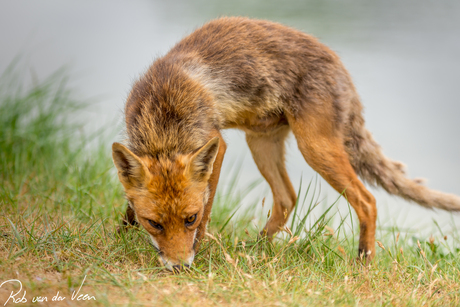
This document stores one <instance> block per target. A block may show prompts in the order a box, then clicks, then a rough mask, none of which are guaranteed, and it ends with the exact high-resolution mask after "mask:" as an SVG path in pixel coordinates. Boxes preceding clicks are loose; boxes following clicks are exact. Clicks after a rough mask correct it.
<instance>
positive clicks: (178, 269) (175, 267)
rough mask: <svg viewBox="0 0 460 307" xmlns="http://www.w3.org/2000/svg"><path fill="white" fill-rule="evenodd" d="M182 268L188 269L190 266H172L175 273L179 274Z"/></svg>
mask: <svg viewBox="0 0 460 307" xmlns="http://www.w3.org/2000/svg"><path fill="white" fill-rule="evenodd" d="M183 267H185V268H187V269H188V268H189V267H190V266H189V265H188V264H184V265H180V264H176V265H173V266H172V268H173V270H174V271H175V272H180V270H182V268H183Z"/></svg>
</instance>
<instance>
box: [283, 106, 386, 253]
mask: <svg viewBox="0 0 460 307" xmlns="http://www.w3.org/2000/svg"><path fill="white" fill-rule="evenodd" d="M305 113H306V112H305ZM330 118H331V117H330V116H327V112H324V111H323V112H309V113H308V114H300V115H299V116H296V117H295V118H294V117H291V116H288V121H289V125H290V127H291V129H292V131H293V133H294V135H295V137H296V139H297V144H298V147H299V149H300V151H301V153H302V155H303V156H304V158H305V160H306V161H307V163H308V164H309V165H310V166H311V167H312V168H313V169H314V170H315V171H317V172H318V173H319V174H320V175H321V176H322V177H323V178H324V179H325V180H326V181H327V182H328V183H329V184H330V185H331V186H332V187H333V188H334V189H335V190H336V191H337V192H339V193H343V195H344V196H345V197H346V199H347V200H348V201H349V203H350V205H351V206H352V207H353V208H354V210H355V212H356V214H357V216H358V219H359V223H360V238H359V251H358V252H359V257H360V258H365V260H366V261H369V260H371V259H372V258H373V257H374V254H375V229H376V219H377V208H376V205H375V198H374V197H373V196H372V194H371V193H370V192H369V191H368V190H367V189H366V188H365V187H364V185H363V184H362V182H361V181H360V180H359V179H358V177H357V175H356V173H355V171H354V170H353V168H352V166H351V164H350V161H349V157H348V154H347V153H346V151H345V148H344V145H343V138H342V136H341V135H342V134H341V132H340V131H338V129H337V128H336V127H334V125H335V123H334V122H332V121H331V120H330Z"/></svg>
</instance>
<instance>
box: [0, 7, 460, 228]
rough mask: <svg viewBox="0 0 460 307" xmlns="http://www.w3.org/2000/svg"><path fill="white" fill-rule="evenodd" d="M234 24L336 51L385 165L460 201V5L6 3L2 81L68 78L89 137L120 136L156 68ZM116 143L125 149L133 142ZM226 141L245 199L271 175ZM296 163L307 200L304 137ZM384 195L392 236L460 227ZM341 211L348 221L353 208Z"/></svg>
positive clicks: (291, 151) (326, 192) (329, 194)
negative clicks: (237, 20)
mask: <svg viewBox="0 0 460 307" xmlns="http://www.w3.org/2000/svg"><path fill="white" fill-rule="evenodd" d="M230 15H240V16H248V17H255V18H264V19H270V20H273V21H278V22H281V23H284V24H287V25H290V26H293V27H295V28H297V29H300V30H302V31H304V32H307V33H310V34H313V35H315V36H316V37H318V38H319V39H320V40H321V41H322V42H323V43H325V44H327V45H328V46H329V47H331V48H332V49H333V50H334V51H336V52H337V53H338V54H339V56H340V57H341V58H342V60H343V62H344V63H345V66H346V67H347V68H348V70H349V71H350V73H351V75H352V77H353V79H354V81H355V85H356V87H357V89H358V92H359V93H360V95H361V97H362V101H363V104H364V106H365V118H366V121H367V127H368V129H369V130H370V131H372V132H373V134H374V137H375V139H376V140H377V141H378V142H379V143H380V144H381V146H382V147H383V149H384V153H385V154H386V155H387V156H389V157H391V158H392V159H395V160H400V161H403V162H404V163H406V164H407V165H408V167H409V168H408V172H409V176H411V177H425V178H428V179H429V180H428V183H427V184H428V186H429V187H431V188H434V189H439V190H442V191H445V192H450V193H455V194H458V195H460V159H459V154H460V142H459V137H458V135H459V132H460V122H459V119H458V117H459V115H460V104H459V97H458V89H459V87H460V85H459V82H460V1H429V0H417V1H415V0H414V1H411V0H409V1H396V0H390V1H388V0H378V1H366V0H346V1H332V0H328V1H323V0H321V1H320V0H318V1H305V0H302V1H300V0H299V1H273V0H263V1H262V0H253V1H247V0H245V1H243V0H236V1H223V0H219V1H201V0H199V1H186V0H179V1H160V0H157V1H147V0H133V1H114V0H110V1H109V0H99V1H57V0H46V1H45V0H40V1H38V0H22V1H8V0H0V72H1V71H3V70H4V69H5V68H6V67H7V65H8V64H10V63H11V62H12V61H13V59H14V58H15V57H16V56H18V55H22V58H23V59H25V62H26V64H25V65H26V66H27V67H28V70H30V75H31V76H33V77H34V78H39V79H42V78H44V77H46V76H47V75H49V74H50V73H52V72H54V71H55V70H56V69H58V68H61V67H63V66H66V67H67V69H68V72H69V76H70V84H71V86H72V87H73V88H75V89H76V91H77V96H78V97H81V99H82V100H86V101H91V102H93V105H92V107H91V108H90V109H88V110H86V111H84V114H80V115H78V116H77V117H79V118H82V119H84V121H85V122H86V124H85V128H86V129H87V130H88V131H94V130H96V129H98V128H100V127H105V126H108V127H113V128H109V129H110V130H112V131H113V132H117V131H118V130H117V129H119V127H121V125H120V121H121V117H122V109H123V105H124V101H125V99H126V97H127V94H128V92H129V90H130V87H131V85H132V83H133V81H134V80H135V79H136V78H137V77H138V76H139V75H140V73H142V72H143V71H144V70H145V69H146V68H147V67H148V66H149V65H150V63H151V62H152V61H153V60H154V59H155V57H157V56H160V55H163V54H165V53H166V52H167V51H168V49H169V48H171V47H172V46H173V45H174V43H175V42H177V41H179V40H180V39H181V37H183V36H184V35H186V34H188V33H190V32H192V31H193V30H194V29H195V28H197V27H199V26H200V25H202V24H203V23H205V22H206V21H208V20H211V19H213V18H217V17H219V16H230ZM31 80H33V78H31ZM114 135H115V137H113V140H120V139H121V135H120V134H115V133H114ZM225 137H226V141H227V143H228V145H229V146H228V151H227V156H226V158H225V163H224V166H223V169H224V172H223V173H222V174H221V182H222V185H225V184H226V183H227V182H228V172H226V170H229V169H230V168H231V167H232V166H233V165H235V164H236V162H237V161H242V168H241V172H240V179H239V180H238V187H239V188H240V189H241V190H244V189H245V188H246V187H247V186H248V185H249V183H251V182H253V181H254V180H257V179H259V178H260V177H261V175H260V174H259V172H258V170H257V168H256V166H255V164H254V162H253V161H252V158H251V155H250V153H249V150H248V148H247V145H246V143H245V140H244V135H243V133H242V132H238V131H230V130H229V131H226V132H225ZM107 155H110V144H107ZM286 158H287V167H288V171H289V173H290V175H291V179H292V182H293V184H294V186H295V187H296V189H297V188H299V185H300V180H301V177H302V179H303V190H305V188H306V186H307V185H308V183H309V181H310V180H311V179H313V180H314V178H315V172H314V171H312V170H311V168H310V167H309V166H308V165H307V164H306V163H305V161H304V160H303V158H302V157H301V155H300V152H299V151H298V149H297V146H296V144H295V141H294V139H293V137H291V138H290V139H289V142H288V154H287V157H286ZM320 182H322V181H320ZM320 184H321V187H322V191H321V193H322V195H323V196H322V197H321V199H322V198H326V199H327V201H328V202H329V203H331V202H332V201H333V200H335V199H336V197H337V195H338V194H337V193H335V192H334V191H333V190H332V189H331V188H330V187H329V186H328V185H327V184H326V183H324V182H322V183H320ZM120 188H121V187H120ZM372 191H373V192H374V194H375V195H376V197H377V200H378V209H379V220H380V225H381V226H383V227H390V226H393V225H398V226H400V227H401V228H407V229H410V231H411V232H414V233H419V232H423V233H424V234H430V233H431V232H433V231H434V230H433V222H432V220H435V221H436V222H437V223H438V224H439V225H440V226H441V228H443V229H444V230H445V231H448V229H450V228H452V227H454V228H456V227H457V226H456V225H460V214H454V215H451V214H449V213H446V212H441V211H431V210H426V209H423V208H421V207H419V206H417V205H414V204H410V203H407V202H405V201H402V200H400V199H398V198H396V197H392V196H389V195H388V194H386V193H384V192H381V191H380V190H378V189H372ZM264 195H267V196H268V197H267V201H266V203H267V204H269V205H270V206H271V196H270V191H269V189H268V185H267V184H265V183H263V184H261V185H259V186H258V187H257V189H255V190H254V191H252V192H251V193H250V195H249V196H248V197H246V198H245V199H244V201H243V202H244V203H245V204H246V205H249V204H251V203H253V202H255V201H257V200H258V204H257V205H258V206H260V199H261V197H262V196H264ZM270 206H267V205H266V206H265V207H266V210H268V207H270ZM339 207H340V208H341V209H340V210H341V212H343V214H346V213H347V212H348V209H347V206H346V203H344V201H341V204H340V206H339ZM261 218H263V217H261Z"/></svg>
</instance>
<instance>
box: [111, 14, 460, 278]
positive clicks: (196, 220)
mask: <svg viewBox="0 0 460 307" xmlns="http://www.w3.org/2000/svg"><path fill="white" fill-rule="evenodd" d="M125 120H126V130H127V136H128V139H127V146H124V145H122V144H120V143H114V144H113V147H112V150H113V152H112V153H113V160H114V163H115V166H116V167H117V169H118V176H119V179H120V181H121V183H122V185H123V187H124V189H125V192H126V198H127V199H128V203H129V206H128V208H127V211H126V216H125V220H124V224H125V225H127V224H136V223H139V224H141V225H142V226H143V227H144V228H145V229H146V230H147V232H148V233H149V235H150V238H151V241H152V244H153V245H154V246H155V247H156V249H157V250H158V252H159V255H160V256H161V258H162V261H163V263H164V264H165V266H166V267H167V268H168V269H170V270H176V269H180V268H182V266H190V265H191V263H192V261H193V259H194V256H195V253H196V251H197V250H198V249H199V245H200V240H201V239H202V238H203V236H204V234H205V231H206V226H207V223H208V220H209V216H210V213H211V207H212V203H213V198H214V194H215V192H216V186H217V182H218V180H219V173H220V170H221V165H222V160H223V158H224V154H225V150H226V144H225V142H224V140H223V138H222V135H221V133H220V131H221V129H227V128H237V129H241V130H243V131H244V132H245V133H246V141H247V144H248V146H249V148H250V150H251V153H252V156H253V158H254V161H255V163H256V165H257V167H258V169H259V170H260V172H261V173H262V175H263V176H264V178H265V179H266V180H267V182H268V183H269V185H270V187H271V190H272V192H273V200H274V203H273V209H272V214H271V216H270V218H269V220H268V222H267V224H266V225H265V227H264V229H263V231H262V232H261V234H262V235H266V236H268V237H272V236H273V235H274V234H275V233H276V232H277V231H279V230H280V229H282V228H283V226H284V224H285V223H286V221H287V219H288V218H289V214H290V213H291V212H292V210H293V207H294V205H295V203H296V193H295V190H294V188H293V186H292V184H291V182H290V180H289V177H288V174H287V172H286V168H285V165H284V152H285V147H284V142H285V139H286V137H287V136H288V134H289V132H290V131H292V132H293V134H294V136H295V138H296V141H297V144H298V147H299V149H300V151H301V153H302V155H303V157H304V158H305V160H306V162H307V163H308V164H309V165H310V166H311V167H312V168H313V169H314V170H315V171H317V172H318V173H319V174H320V175H321V176H322V177H323V178H324V179H325V180H326V181H327V182H328V183H329V184H330V185H331V186H332V187H333V188H334V189H335V190H336V191H338V192H339V193H343V196H344V197H345V198H346V199H347V200H348V201H349V203H350V204H351V206H352V207H353V208H354V210H355V211H356V214H357V216H358V219H359V222H360V239H359V249H358V255H359V257H361V259H364V260H365V261H370V260H371V259H372V258H373V257H374V255H375V228H376V218H377V209H376V205H375V198H374V197H373V196H372V194H371V193H370V192H369V191H368V190H367V189H366V188H365V186H364V185H363V184H362V182H361V181H360V180H359V179H358V176H360V177H361V178H362V179H364V180H365V181H367V182H368V183H370V184H377V185H379V186H381V187H383V188H384V189H385V190H386V191H387V192H389V193H391V194H395V195H398V196H401V197H403V198H405V199H407V200H411V201H414V202H416V203H418V204H420V205H422V206H424V207H427V208H440V209H444V210H449V211H460V198H459V197H457V196H455V195H451V194H444V193H441V192H437V191H433V190H430V189H428V188H426V187H425V186H422V185H421V184H420V182H418V181H417V180H411V179H408V178H406V177H405V175H404V167H403V164H402V163H400V162H395V161H392V160H389V159H388V158H386V157H385V156H384V155H383V154H382V151H381V149H380V147H379V145H378V144H377V143H376V142H375V141H374V139H373V137H372V135H371V133H370V132H369V131H368V130H367V129H366V128H365V126H364V119H363V116H362V105H361V102H360V99H359V97H358V94H357V93H356V90H355V87H354V86H353V83H352V80H351V78H350V75H349V74H348V72H347V70H346V69H345V68H344V66H343V64H342V63H341V61H340V59H339V57H338V56H337V55H336V54H335V53H334V52H333V51H331V50H330V49H329V48H328V47H326V46H325V45H323V44H321V43H320V42H319V41H318V40H317V39H316V38H314V37H312V36H310V35H308V34H305V33H303V32H300V31H298V30H295V29H292V28H290V27H287V26H284V25H281V24H278V23H274V22H270V21H264V20H254V19H248V18H240V17H231V18H220V19H217V20H213V21H211V22H209V23H207V24H205V25H204V26H203V27H201V28H199V29H197V30H196V31H194V32H193V33H192V34H190V35H188V36H187V37H185V38H184V39H182V40H181V41H180V42H179V43H178V44H177V45H175V46H174V47H173V48H172V49H171V50H170V51H169V52H168V53H167V54H166V55H165V56H163V57H161V58H158V59H157V60H156V61H155V62H154V63H153V64H152V65H151V66H150V68H149V69H148V70H147V72H146V73H145V74H144V75H143V76H142V77H141V78H140V79H139V80H138V81H137V82H135V84H134V86H133V88H132V90H131V93H130V95H129V97H128V99H127V103H126V109H125Z"/></svg>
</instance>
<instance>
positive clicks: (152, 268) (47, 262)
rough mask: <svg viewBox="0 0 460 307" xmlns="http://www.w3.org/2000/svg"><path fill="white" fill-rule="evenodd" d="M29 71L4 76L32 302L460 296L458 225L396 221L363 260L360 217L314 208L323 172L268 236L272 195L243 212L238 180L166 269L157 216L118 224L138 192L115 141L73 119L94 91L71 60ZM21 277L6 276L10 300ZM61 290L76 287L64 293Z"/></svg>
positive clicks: (7, 136) (340, 301)
mask: <svg viewBox="0 0 460 307" xmlns="http://www.w3.org/2000/svg"><path fill="white" fill-rule="evenodd" d="M20 84H21V78H20V77H17V76H15V73H14V70H11V71H9V72H7V74H5V75H4V76H2V78H1V80H0V96H1V97H0V125H1V126H0V209H1V211H2V215H1V216H0V283H2V282H4V281H7V280H10V279H18V280H20V281H21V282H22V286H23V287H24V289H25V290H26V291H27V294H26V295H25V297H26V298H27V300H28V302H27V303H25V304H21V305H23V306H26V305H36V304H37V303H33V302H32V300H33V298H34V297H35V298H36V297H37V296H41V297H42V298H43V297H47V298H48V301H47V302H43V303H42V305H43V306H138V305H139V306H144V305H145V306H181V305H183V306H208V305H211V306H213V305H216V306H221V305H223V306H261V305H265V306H305V305H320V306H321V305H324V306H331V305H345V306H356V305H359V306H367V305H376V306H378V305H390V306H420V305H428V306H444V305H460V284H459V283H460V271H459V269H460V252H459V249H458V247H459V246H460V238H459V233H458V232H457V233H453V234H449V236H450V237H449V239H450V240H449V241H445V240H444V235H445V234H442V233H441V232H440V231H439V232H438V233H437V235H436V236H435V237H432V238H423V239H420V238H419V239H416V238H413V237H412V236H411V235H408V234H405V233H399V232H398V230H396V229H395V230H393V231H387V232H385V234H386V235H384V236H383V237H379V238H378V240H379V241H381V243H380V244H379V246H380V247H377V249H378V254H377V256H376V259H375V260H374V261H373V262H372V264H371V265H370V266H369V267H365V266H363V265H361V264H360V263H357V262H356V261H354V257H355V255H356V249H357V236H356V235H355V234H353V233H352V231H351V230H353V229H354V230H355V233H356V229H357V225H356V222H357V221H354V225H353V226H352V229H351V230H350V229H347V228H346V227H345V223H344V222H343V221H345V219H344V218H342V217H340V216H338V215H337V214H334V213H335V212H336V211H335V207H334V204H333V203H332V202H331V203H329V204H326V205H324V204H322V205H323V206H325V208H327V209H326V210H324V214H322V215H321V216H320V217H319V218H317V219H316V220H312V219H310V218H309V214H311V209H312V208H313V207H315V206H316V205H317V201H318V197H317V196H315V195H314V194H315V189H314V184H312V185H311V186H310V189H309V190H308V191H301V192H300V193H299V200H300V201H299V208H302V210H299V211H298V212H296V214H295V215H294V216H295V218H294V221H292V222H290V223H289V224H288V226H289V229H288V230H287V231H286V233H285V234H284V236H283V237H282V238H280V239H277V240H275V241H274V242H273V243H269V242H265V241H258V240H257V237H256V234H257V225H254V223H253V222H252V219H253V218H254V217H257V219H259V220H260V223H263V222H264V221H265V220H266V216H260V215H261V213H260V212H261V211H260V210H259V209H260V203H259V204H258V206H259V209H254V210H252V211H248V212H246V214H244V215H241V214H240V216H243V217H241V218H239V219H237V220H234V219H232V220H230V218H231V217H232V216H233V214H234V212H235V210H236V209H237V208H238V206H239V203H240V199H241V197H243V196H244V191H243V192H238V191H237V190H236V189H235V186H236V185H235V183H234V182H233V183H232V182H230V183H229V184H227V185H226V189H220V190H219V193H218V196H217V197H216V200H215V204H214V208H213V215H212V221H211V224H210V227H209V235H208V236H207V237H206V238H205V242H204V244H203V245H202V249H201V251H200V253H199V254H198V255H197V257H196V260H195V262H194V266H193V267H192V268H191V270H190V271H187V272H181V273H179V274H172V273H170V272H167V271H165V270H164V269H163V268H161V267H160V264H159V262H158V260H157V256H156V254H155V252H154V250H153V249H152V248H151V246H150V245H149V244H148V242H147V236H146V233H145V231H144V230H142V229H137V228H132V229H130V231H128V232H127V233H122V234H120V235H118V234H116V232H115V229H116V227H117V225H118V223H119V220H120V218H121V214H122V213H123V211H124V209H125V208H126V202H125V200H124V198H123V195H122V188H121V185H120V184H119V183H118V180H117V178H116V176H115V173H114V171H113V166H112V162H111V158H110V156H111V154H110V149H109V146H108V145H107V143H106V142H104V141H103V140H100V141H97V140H95V136H91V135H90V136H88V135H85V134H84V133H82V132H81V131H82V129H81V124H79V123H76V122H75V121H71V119H73V118H74V117H75V114H77V113H78V112H79V107H78V106H80V105H81V104H80V103H79V102H78V101H74V100H73V98H72V96H71V95H70V93H69V92H68V91H67V89H66V86H65V78H63V76H62V74H56V75H54V76H52V77H50V78H49V79H48V80H45V81H44V82H41V83H39V84H36V85H35V86H34V87H33V88H31V89H22V88H21V87H20V86H19V85H20ZM89 142H92V146H88V143H89ZM98 143H100V144H101V145H100V146H98V145H97V144H98ZM94 144H96V145H94ZM234 173H235V174H234V176H233V178H234V181H236V180H237V170H234ZM230 177H231V176H230ZM256 186H257V184H256V183H255V184H254V187H256ZM254 187H249V188H248V189H251V188H254ZM266 206H271V204H266ZM331 219H334V220H335V223H333V224H332V223H331ZM331 225H338V226H334V228H331V227H330V226H331ZM259 226H260V225H259ZM451 237H453V238H451ZM447 242H452V243H449V244H448V243H447ZM85 276H86V279H84V278H85ZM83 280H84V285H83V286H82V287H81V289H80V292H79V294H87V295H88V296H87V297H86V298H91V297H94V298H95V299H96V300H90V301H86V302H85V301H78V300H77V299H74V300H72V293H73V291H78V289H79V287H80V285H81V284H82V282H83ZM24 289H23V290H24ZM18 290H19V283H18V282H8V283H6V284H4V285H3V286H2V287H1V288H0V304H4V302H5V301H6V300H7V299H8V297H9V295H10V293H11V291H13V292H17V291H18ZM58 291H59V295H60V296H61V297H65V299H63V300H61V301H52V298H53V296H55V295H56V293H57V292H58ZM22 296H23V292H21V293H20V294H18V295H17V296H16V298H22ZM77 296H78V295H77ZM7 305H10V306H13V305H15V304H13V303H12V302H11V300H10V302H9V303H8V304H7Z"/></svg>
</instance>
